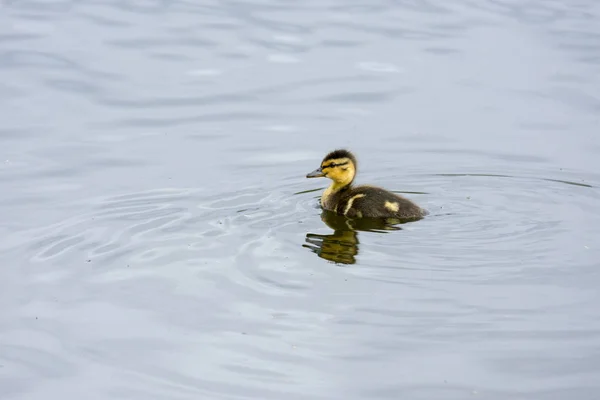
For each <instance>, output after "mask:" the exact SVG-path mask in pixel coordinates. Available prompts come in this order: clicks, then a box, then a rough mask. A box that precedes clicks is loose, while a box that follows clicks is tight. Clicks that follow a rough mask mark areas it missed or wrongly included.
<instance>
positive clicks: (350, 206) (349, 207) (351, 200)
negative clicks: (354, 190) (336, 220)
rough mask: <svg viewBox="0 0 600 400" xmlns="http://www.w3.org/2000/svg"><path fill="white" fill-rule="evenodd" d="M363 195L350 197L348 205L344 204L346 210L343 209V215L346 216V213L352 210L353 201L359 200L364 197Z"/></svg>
mask: <svg viewBox="0 0 600 400" xmlns="http://www.w3.org/2000/svg"><path fill="white" fill-rule="evenodd" d="M365 196H366V195H365V194H362V193H361V194H357V195H356V196H352V197H350V200H348V203H346V208H344V215H346V214H348V211H350V209H351V208H352V203H354V200H356V199H360V198H361V197H365Z"/></svg>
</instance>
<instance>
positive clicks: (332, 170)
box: [306, 149, 427, 220]
mask: <svg viewBox="0 0 600 400" xmlns="http://www.w3.org/2000/svg"><path fill="white" fill-rule="evenodd" d="M356 171H357V162H356V157H355V156H354V155H353V154H352V153H351V152H350V151H348V150H345V149H339V150H334V151H332V152H331V153H329V154H327V155H326V156H325V158H323V161H321V166H320V167H319V168H317V169H316V170H314V171H313V172H311V173H309V174H308V175H306V177H307V178H321V177H325V178H329V179H331V180H332V183H331V185H330V186H329V187H328V188H327V189H325V191H324V192H323V195H322V196H321V206H322V207H323V208H324V209H326V210H329V211H333V212H335V213H336V214H338V215H344V216H346V217H348V218H363V217H366V218H397V219H400V220H417V219H420V218H422V217H424V216H425V215H426V214H427V212H426V211H425V210H424V209H422V208H421V207H419V206H418V205H416V204H415V203H413V202H412V201H410V200H408V199H406V198H404V197H402V196H399V195H397V194H395V193H392V192H390V191H387V190H385V189H382V188H379V187H376V186H370V185H360V186H353V185H352V183H353V182H354V177H355V176H356Z"/></svg>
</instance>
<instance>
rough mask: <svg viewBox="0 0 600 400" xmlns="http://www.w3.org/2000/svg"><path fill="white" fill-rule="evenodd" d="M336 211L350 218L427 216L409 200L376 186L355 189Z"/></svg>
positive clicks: (340, 201)
mask: <svg viewBox="0 0 600 400" xmlns="http://www.w3.org/2000/svg"><path fill="white" fill-rule="evenodd" d="M336 211H337V213H338V214H341V215H345V216H347V217H350V218H362V217H370V218H399V219H419V218H422V217H423V216H424V215H425V210H423V209H422V208H421V207H419V206H417V205H416V204H415V203H413V202H412V201H410V200H409V199H406V198H404V197H402V196H399V195H397V194H395V193H392V192H389V191H387V190H385V189H382V188H378V187H375V186H356V187H353V188H352V189H351V190H349V191H348V192H347V193H345V194H344V196H343V197H342V198H341V199H340V200H339V202H338V205H337V207H336Z"/></svg>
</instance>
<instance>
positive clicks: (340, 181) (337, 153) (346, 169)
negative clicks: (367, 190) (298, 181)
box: [306, 149, 357, 186]
mask: <svg viewBox="0 0 600 400" xmlns="http://www.w3.org/2000/svg"><path fill="white" fill-rule="evenodd" d="M356 166H357V163H356V157H354V154H352V153H351V152H349V151H348V150H344V149H339V150H334V151H332V152H331V153H329V154H327V155H326V156H325V158H323V161H321V166H320V167H319V168H317V169H316V170H314V171H313V172H311V173H310V174H308V175H306V177H307V178H321V177H326V178H329V179H331V180H332V181H333V182H335V183H336V184H337V185H339V186H346V185H349V184H351V183H352V181H353V180H354V176H355V175H356Z"/></svg>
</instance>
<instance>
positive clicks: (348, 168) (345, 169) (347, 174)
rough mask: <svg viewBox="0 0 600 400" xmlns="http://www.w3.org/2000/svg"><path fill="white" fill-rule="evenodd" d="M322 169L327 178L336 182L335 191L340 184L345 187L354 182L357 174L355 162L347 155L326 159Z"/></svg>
mask: <svg viewBox="0 0 600 400" xmlns="http://www.w3.org/2000/svg"><path fill="white" fill-rule="evenodd" d="M340 164H343V165H340ZM321 169H322V171H323V173H324V174H325V176H326V177H327V178H329V179H331V180H332V181H334V182H335V184H336V185H335V186H336V188H335V189H334V190H333V191H334V192H335V191H337V189H339V188H338V186H339V187H344V186H346V185H348V184H349V183H350V182H352V180H353V179H354V175H355V174H356V169H355V167H354V163H353V162H352V160H351V159H349V158H347V157H342V158H335V159H331V160H325V161H324V162H323V163H321Z"/></svg>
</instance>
